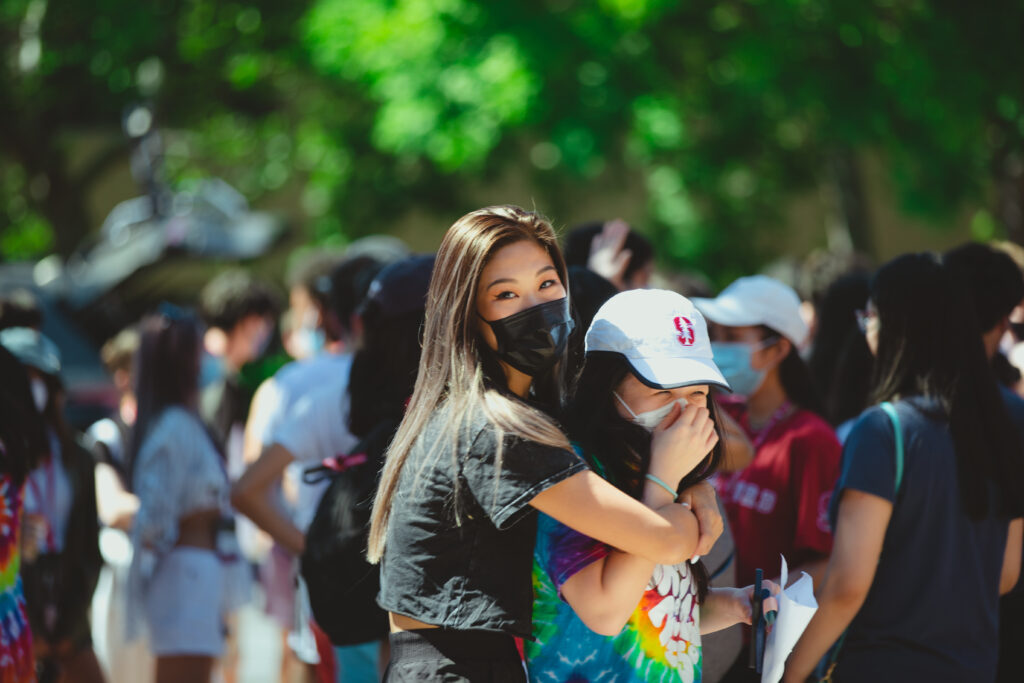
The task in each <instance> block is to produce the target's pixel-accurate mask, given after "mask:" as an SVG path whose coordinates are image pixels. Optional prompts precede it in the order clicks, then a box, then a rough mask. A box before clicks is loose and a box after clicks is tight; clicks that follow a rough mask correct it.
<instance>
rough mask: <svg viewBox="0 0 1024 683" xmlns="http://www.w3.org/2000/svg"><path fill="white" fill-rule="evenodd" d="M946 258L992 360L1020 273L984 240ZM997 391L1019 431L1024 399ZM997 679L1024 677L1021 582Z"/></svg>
mask: <svg viewBox="0 0 1024 683" xmlns="http://www.w3.org/2000/svg"><path fill="white" fill-rule="evenodd" d="M945 263H946V265H947V266H948V267H950V268H951V269H952V270H953V272H954V274H955V275H956V276H957V277H958V278H959V285H960V286H962V287H964V288H965V289H966V291H967V292H969V294H970V296H971V299H972V303H973V305H974V312H975V315H977V317H978V323H979V325H980V327H981V329H982V343H983V344H984V346H985V355H986V356H987V357H988V359H989V361H990V362H992V363H995V362H996V361H997V360H1003V362H1004V363H1005V362H1006V361H1005V360H1004V359H1000V358H998V356H999V342H1000V341H1001V340H1002V339H1003V337H1004V336H1005V335H1006V333H1007V331H1008V330H1009V329H1010V313H1011V312H1013V309H1014V308H1016V307H1017V306H1018V305H1020V303H1021V301H1022V300H1024V273H1021V269H1020V267H1018V266H1017V264H1016V262H1015V261H1014V260H1013V259H1012V258H1010V256H1009V254H1006V253H1005V252H1002V251H1000V250H998V249H995V248H993V247H990V246H988V245H986V244H979V243H977V242H971V243H968V244H965V245H963V246H960V247H957V248H956V249H953V250H952V251H950V252H948V253H947V254H946V256H945ZM999 392H1000V394H1001V395H1002V398H1003V402H1004V403H1005V404H1006V412H1008V413H1009V414H1010V420H1011V421H1012V422H1013V424H1014V425H1015V426H1016V427H1017V429H1018V430H1019V431H1020V432H1021V434H1022V435H1024V398H1021V397H1020V396H1019V395H1018V394H1017V393H1016V392H1014V391H1013V389H1011V388H1010V387H1008V386H1006V385H1005V384H1000V385H999ZM999 642H1000V645H999V671H998V675H997V677H996V680H998V681H1006V682H1009V681H1013V682H1014V683H1018V682H1019V681H1024V653H1022V652H1021V650H1020V644H1021V643H1024V582H1022V581H1019V580H1018V582H1017V587H1016V588H1015V589H1014V590H1013V591H1012V592H1011V593H1010V594H1009V595H1006V596H1004V597H1003V599H1002V601H1001V605H1000V609H999Z"/></svg>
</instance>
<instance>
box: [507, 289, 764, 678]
mask: <svg viewBox="0 0 1024 683" xmlns="http://www.w3.org/2000/svg"><path fill="white" fill-rule="evenodd" d="M712 386H718V387H722V388H724V389H728V385H727V383H726V381H725V379H724V378H723V377H722V374H721V373H720V372H719V370H718V368H717V367H716V366H715V363H714V361H713V360H712V355H711V346H710V342H709V339H708V333H707V327H706V325H705V323H704V320H703V318H702V317H701V314H700V313H699V312H698V311H697V310H696V309H695V308H694V307H693V305H692V304H691V303H690V302H689V301H688V300H687V299H686V298H684V297H682V296H681V295H679V294H676V293H674V292H668V291H664V290H634V291H628V292H623V293H620V294H617V295H616V296H614V297H612V298H611V299H610V300H609V301H608V302H606V303H605V304H604V305H603V306H602V307H601V309H600V310H599V311H598V313H597V316H596V317H595V318H594V322H593V324H592V325H591V327H590V330H589V331H588V332H587V336H586V362H585V364H584V366H583V371H582V373H581V375H580V378H579V382H578V385H577V389H576V393H575V397H574V398H573V400H572V401H571V403H570V405H569V408H568V411H567V414H566V419H565V423H566V426H567V428H568V431H569V436H570V438H571V439H572V442H573V445H574V447H575V448H576V451H577V452H578V453H579V454H580V455H581V456H582V457H583V458H584V460H586V461H587V463H588V464H589V465H590V466H591V468H592V469H593V470H594V471H595V472H597V473H599V474H600V475H601V476H603V477H604V478H605V479H607V480H608V481H609V482H611V483H612V484H614V485H615V486H617V487H618V488H620V489H621V490H623V491H625V492H626V493H628V494H629V495H631V496H633V497H634V498H642V497H643V495H644V489H645V487H649V486H654V487H655V488H659V489H663V490H667V492H668V493H669V494H670V495H672V496H676V497H678V498H680V499H681V500H683V502H684V504H686V502H685V500H686V494H685V492H686V491H687V489H689V488H690V487H692V486H694V485H696V484H698V483H699V482H701V481H703V480H705V479H707V478H708V477H709V476H710V475H711V474H712V473H713V472H714V470H715V467H716V466H717V464H718V462H719V461H720V460H721V457H722V453H721V451H722V447H721V445H716V447H715V448H714V449H713V450H712V451H711V452H710V453H709V454H708V455H707V456H705V457H704V458H703V459H702V460H700V461H699V462H694V463H693V467H692V468H691V469H690V470H689V471H688V472H687V474H686V475H685V476H684V477H683V479H682V480H681V481H680V482H679V483H678V484H677V485H676V486H669V485H668V484H667V483H666V482H664V481H663V480H662V479H661V478H660V477H659V476H658V474H659V473H658V470H657V463H656V462H655V461H653V460H652V452H654V451H656V450H657V449H658V448H659V444H660V442H661V441H662V440H663V438H664V435H663V432H664V429H665V428H666V427H667V426H669V425H671V424H672V423H673V421H674V420H675V419H676V417H677V415H680V413H681V412H682V409H683V408H684V407H685V408H686V409H687V410H693V409H694V408H696V409H697V410H699V411H700V412H702V413H704V412H707V413H708V414H709V416H711V417H712V418H713V416H714V412H715V406H714V401H713V400H712V398H711V393H710V388H711V387H712ZM680 492H683V495H680ZM708 583H709V577H708V573H707V570H706V569H705V568H704V565H703V564H702V563H701V562H700V560H699V558H697V557H694V558H691V559H690V560H688V561H684V562H681V563H678V564H657V563H655V562H651V561H649V560H647V559H644V558H642V557H638V556H634V555H628V554H626V553H623V552H621V551H619V550H615V549H614V548H612V547H610V546H608V545H606V544H604V543H601V542H600V541H597V540H594V539H592V538H589V537H587V536H585V535H583V534H581V533H579V532H577V531H574V530H572V529H570V528H569V527H567V526H565V525H563V524H561V523H559V522H557V521H556V520H554V519H552V518H551V517H548V516H546V515H541V518H540V522H539V525H538V533H537V544H536V546H535V550H534V611H533V636H534V640H533V641H531V642H527V643H526V644H525V653H526V658H527V668H528V670H529V672H530V679H531V680H532V681H538V682H539V681H594V680H605V678H607V679H608V680H611V679H614V680H616V681H622V682H624V683H626V682H630V681H699V680H700V679H701V671H702V669H703V661H702V649H701V633H710V632H713V631H717V630H719V629H723V628H726V627H728V626H732V625H733V624H736V623H740V622H744V623H750V613H751V606H750V599H751V594H752V587H748V589H745V590H741V589H735V588H709V585H708Z"/></svg>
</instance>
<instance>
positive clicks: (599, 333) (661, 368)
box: [585, 289, 729, 389]
mask: <svg viewBox="0 0 1024 683" xmlns="http://www.w3.org/2000/svg"><path fill="white" fill-rule="evenodd" d="M585 344H586V352H587V353H588V354H589V353H593V352H608V353H618V354H621V355H623V356H625V358H626V360H627V361H629V364H630V365H631V366H632V367H633V370H634V371H635V373H636V376H637V377H638V378H639V379H640V381H641V382H643V383H644V384H647V385H648V386H652V387H655V388H657V389H675V388H676V387H684V386H688V385H693V384H715V385H717V386H720V387H723V388H725V389H729V383H728V382H726V381H725V377H723V376H722V373H721V372H720V371H719V369H718V366H717V365H715V361H714V357H713V356H712V353H711V340H710V339H709V338H708V326H707V323H705V322H704V317H703V316H702V315H701V314H700V311H698V310H697V308H696V307H695V306H694V305H693V303H691V302H690V300H689V299H687V298H686V297H684V296H682V295H681V294H676V293H675V292H669V291H667V290H664V289H634V290H630V291H627V292H620V293H619V294H616V295H615V296H613V297H612V298H611V299H609V300H608V301H606V302H605V303H604V305H603V306H601V308H600V309H599V310H598V311H597V315H595V316H594V322H592V323H591V324H590V329H589V330H587V337H586V341H585Z"/></svg>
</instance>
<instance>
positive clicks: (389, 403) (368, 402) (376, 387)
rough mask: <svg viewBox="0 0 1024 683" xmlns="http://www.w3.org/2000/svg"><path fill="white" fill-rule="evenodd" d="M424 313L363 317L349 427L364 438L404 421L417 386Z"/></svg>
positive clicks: (350, 388) (354, 363) (354, 365)
mask: <svg viewBox="0 0 1024 683" xmlns="http://www.w3.org/2000/svg"><path fill="white" fill-rule="evenodd" d="M422 327H423V311H422V310H419V311H413V312H411V313H403V314H401V315H397V316H389V317H382V316H375V315H373V314H372V313H370V312H368V314H364V316H363V342H362V345H361V346H360V347H359V350H358V351H357V352H356V356H355V358H354V359H353V360H352V375H351V378H350V379H349V384H348V395H349V418H348V426H349V431H351V432H352V433H353V434H354V435H355V436H357V437H359V438H362V437H364V436H366V435H367V434H368V433H369V432H370V430H371V429H373V428H374V427H375V426H376V425H377V424H379V423H380V422H382V421H384V420H394V421H395V424H396V426H397V423H398V422H400V421H401V419H402V414H403V412H404V411H405V403H406V401H408V400H409V397H410V396H412V392H413V389H414V388H415V385H416V372H417V370H418V369H419V364H420V330H421V329H422Z"/></svg>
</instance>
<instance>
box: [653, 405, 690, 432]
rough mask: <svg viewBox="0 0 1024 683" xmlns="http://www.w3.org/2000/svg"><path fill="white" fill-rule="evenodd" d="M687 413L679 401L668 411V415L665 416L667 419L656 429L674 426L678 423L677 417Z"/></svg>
mask: <svg viewBox="0 0 1024 683" xmlns="http://www.w3.org/2000/svg"><path fill="white" fill-rule="evenodd" d="M685 413H686V411H685V410H683V409H682V407H681V406H680V405H679V404H678V403H676V404H675V405H673V406H672V410H670V411H668V415H666V416H665V419H663V420H662V421H661V424H659V425H658V426H657V427H656V429H660V430H665V429H668V428H669V427H671V426H673V425H674V424H675V423H676V420H677V418H679V416H680V415H684V414H685Z"/></svg>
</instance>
